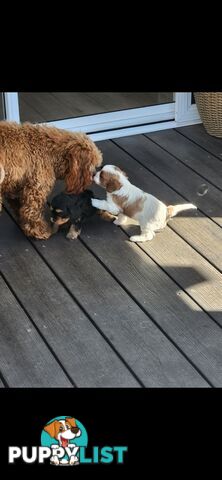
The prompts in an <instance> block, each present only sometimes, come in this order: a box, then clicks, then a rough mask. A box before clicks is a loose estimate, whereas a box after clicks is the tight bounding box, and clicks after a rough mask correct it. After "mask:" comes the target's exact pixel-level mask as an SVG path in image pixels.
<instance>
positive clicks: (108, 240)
mask: <svg viewBox="0 0 222 480" xmlns="http://www.w3.org/2000/svg"><path fill="white" fill-rule="evenodd" d="M82 238H83V240H84V242H85V243H86V244H87V245H88V247H90V249H91V250H92V251H93V252H95V253H96V254H97V255H98V258H99V259H100V260H101V261H102V262H103V263H104V265H105V266H106V267H107V268H108V269H109V271H111V272H113V274H114V275H115V277H116V278H117V279H118V280H119V281H120V282H121V284H122V285H124V287H125V288H126V289H127V291H128V292H130V294H131V295H132V297H133V298H134V299H136V301H137V302H138V303H139V305H140V306H141V307H142V308H143V309H144V310H145V311H146V312H147V314H148V315H150V316H151V317H152V318H153V319H154V321H155V322H156V323H157V324H158V325H159V326H160V327H161V328H162V329H163V331H164V332H165V333H166V334H167V335H168V337H169V338H170V339H171V340H172V341H173V342H174V343H175V344H176V345H178V347H179V348H180V350H181V351H182V352H184V353H185V355H186V356H187V357H188V358H189V359H190V360H191V361H192V362H193V363H194V364H195V365H196V366H197V367H198V368H199V370H200V371H201V372H202V374H204V375H206V377H207V378H208V379H209V380H210V381H211V382H212V383H213V384H214V385H215V386H216V385H217V386H219V385H222V367H221V360H222V348H221V347H222V330H221V328H220V327H219V326H218V325H217V324H215V323H214V322H213V321H212V320H211V319H210V318H209V317H208V315H207V314H206V313H205V312H203V311H202V309H201V308H200V307H198V305H197V304H196V303H195V302H193V300H192V299H191V298H190V297H188V295H187V294H186V293H185V292H183V291H181V289H180V288H179V287H178V286H177V285H176V284H175V283H174V282H173V281H172V280H171V279H170V278H169V277H168V276H167V275H166V274H165V273H164V272H163V271H162V270H161V268H159V266H157V265H156V264H155V263H154V262H153V260H152V259H151V258H149V257H148V256H147V255H146V254H145V253H144V252H143V251H142V250H141V249H140V248H139V247H138V246H137V245H134V244H132V243H131V242H128V241H126V240H127V239H128V237H126V235H125V233H124V232H123V231H121V230H120V229H117V227H115V226H114V225H109V226H106V227H104V225H102V223H99V221H98V222H97V225H95V224H94V225H91V224H88V228H87V234H83V235H82ZM107 245H108V248H107ZM137 326H138V323H137ZM161 348H162V347H161Z"/></svg>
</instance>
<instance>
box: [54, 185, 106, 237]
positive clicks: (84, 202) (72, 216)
mask: <svg viewBox="0 0 222 480" xmlns="http://www.w3.org/2000/svg"><path fill="white" fill-rule="evenodd" d="M93 197H94V195H93V192H92V191H91V190H85V191H84V192H83V193H80V194H78V195H75V194H72V193H65V192H62V193H60V194H59V195H56V196H55V197H54V198H53V199H52V201H51V204H50V210H51V222H52V223H53V224H54V233H56V231H57V230H58V228H59V227H60V226H61V225H65V224H69V225H68V226H69V231H68V233H67V236H66V238H68V239H69V240H75V239H76V238H78V236H79V235H80V233H81V228H82V224H83V223H84V222H85V221H86V220H87V219H89V218H90V217H92V216H94V215H100V216H101V217H102V218H103V219H104V220H108V221H113V219H115V217H114V216H113V215H111V214H110V213H108V212H104V211H102V210H99V209H97V208H95V207H93V206H92V203H91V200H92V198H93Z"/></svg>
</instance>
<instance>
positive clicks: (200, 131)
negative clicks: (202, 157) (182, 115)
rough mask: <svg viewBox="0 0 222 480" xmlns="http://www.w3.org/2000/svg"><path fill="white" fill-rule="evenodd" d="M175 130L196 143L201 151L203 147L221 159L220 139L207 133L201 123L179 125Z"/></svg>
mask: <svg viewBox="0 0 222 480" xmlns="http://www.w3.org/2000/svg"><path fill="white" fill-rule="evenodd" d="M176 131H179V132H180V134H182V135H184V136H185V137H187V138H189V139H190V140H192V141H193V142H194V143H196V144H197V146H198V147H199V148H200V149H201V151H202V148H204V149H205V150H206V151H207V152H209V153H212V155H215V156H216V157H217V158H219V160H222V139H221V138H218V137H213V136H211V135H208V133H207V132H206V130H205V128H204V127H203V125H202V124H198V125H189V126H188V127H181V128H179V129H176Z"/></svg>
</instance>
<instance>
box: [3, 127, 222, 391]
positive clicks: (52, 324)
mask: <svg viewBox="0 0 222 480" xmlns="http://www.w3.org/2000/svg"><path fill="white" fill-rule="evenodd" d="M99 147H100V148H101V149H102V151H103V153H104V163H112V164H116V165H119V166H121V167H122V168H123V169H125V170H126V171H127V173H128V174H129V177H130V179H131V180H132V182H133V183H135V184H136V185H138V186H140V187H141V188H143V189H144V190H146V191H149V192H150V193H152V194H154V195H156V196H157V197H159V198H160V199H161V200H163V201H164V202H166V203H168V204H170V203H182V202H184V201H189V202H193V203H195V204H196V205H197V206H198V211H197V212H196V211H195V212H192V211H189V212H184V214H181V215H179V216H178V217H176V218H174V219H172V220H171V221H170V223H169V226H168V227H167V228H166V229H165V231H163V232H161V233H159V234H157V235H156V237H155V239H154V240H153V241H152V242H147V243H145V244H138V245H135V244H132V243H131V242H129V240H128V238H129V235H130V234H131V233H132V232H133V231H136V230H137V227H135V226H134V227H132V226H127V227H125V228H124V229H120V228H118V227H116V226H115V225H113V224H110V223H107V222H104V221H102V220H100V219H98V220H93V221H90V222H89V223H88V224H87V225H85V227H84V230H83V232H82V235H81V238H80V239H79V240H77V241H76V242H74V243H72V242H69V241H67V240H66V238H65V237H64V234H63V233H62V232H60V233H59V234H58V235H56V236H54V237H53V238H51V239H50V240H49V241H47V242H37V241H30V240H28V239H27V238H25V236H24V235H23V234H22V232H21V231H20V229H19V227H18V226H17V224H16V223H15V221H14V220H13V218H12V216H11V215H10V213H9V212H8V211H6V210H5V211H4V213H3V215H2V216H1V218H0V272H1V276H0V302H1V303H0V387H71V388H72V387H221V386H222V277H221V270H222V228H221V227H222V140H219V139H216V138H213V137H210V136H208V135H207V134H206V133H205V132H204V129H203V127H202V126H201V125H197V126H191V127H184V128H181V129H179V130H165V131H162V132H157V133H152V134H148V135H137V136H133V137H125V138H121V139H117V140H115V141H104V142H100V143H99Z"/></svg>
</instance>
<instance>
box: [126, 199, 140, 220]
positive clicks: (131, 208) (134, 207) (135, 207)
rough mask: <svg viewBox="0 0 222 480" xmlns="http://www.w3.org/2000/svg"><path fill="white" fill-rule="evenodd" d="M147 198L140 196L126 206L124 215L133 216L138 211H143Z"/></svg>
mask: <svg viewBox="0 0 222 480" xmlns="http://www.w3.org/2000/svg"><path fill="white" fill-rule="evenodd" d="M144 202H145V198H143V197H141V198H138V199H137V200H136V201H135V202H133V203H131V204H130V205H128V206H126V207H125V208H124V210H123V213H124V215H126V216H127V217H130V218H133V217H134V216H135V215H136V214H137V213H138V212H142V210H143V207H144Z"/></svg>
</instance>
